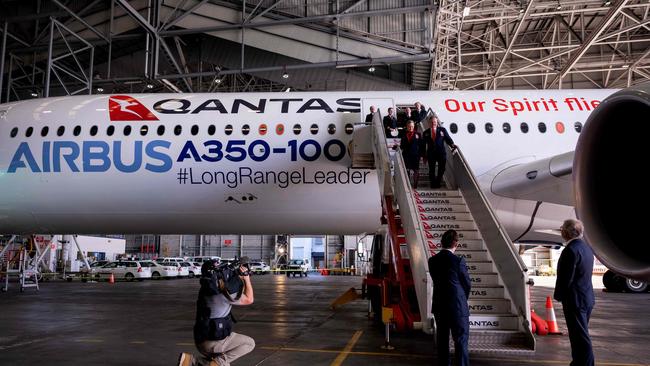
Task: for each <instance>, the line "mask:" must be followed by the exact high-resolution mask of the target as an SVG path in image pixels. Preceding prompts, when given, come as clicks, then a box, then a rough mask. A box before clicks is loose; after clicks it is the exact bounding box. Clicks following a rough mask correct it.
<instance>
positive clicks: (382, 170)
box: [370, 111, 394, 197]
mask: <svg viewBox="0 0 650 366" xmlns="http://www.w3.org/2000/svg"><path fill="white" fill-rule="evenodd" d="M372 129H373V133H371V134H370V135H371V136H372V153H373V155H374V156H375V168H376V169H377V170H378V174H377V177H378V179H379V190H380V193H381V195H382V197H383V196H392V195H393V194H394V192H393V184H392V182H391V169H390V163H391V160H390V156H389V155H388V144H387V143H386V133H385V132H384V123H383V122H382V118H381V113H380V112H379V111H377V112H375V113H374V114H373V116H372Z"/></svg>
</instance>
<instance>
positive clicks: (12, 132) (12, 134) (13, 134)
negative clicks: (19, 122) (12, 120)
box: [9, 127, 18, 138]
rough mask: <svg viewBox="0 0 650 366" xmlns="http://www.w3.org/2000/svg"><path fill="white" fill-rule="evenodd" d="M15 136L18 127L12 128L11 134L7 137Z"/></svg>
mask: <svg viewBox="0 0 650 366" xmlns="http://www.w3.org/2000/svg"><path fill="white" fill-rule="evenodd" d="M16 135H18V127H14V128H12V129H11V133H10V134H9V136H11V138H14V137H16Z"/></svg>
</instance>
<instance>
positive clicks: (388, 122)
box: [384, 115, 397, 138]
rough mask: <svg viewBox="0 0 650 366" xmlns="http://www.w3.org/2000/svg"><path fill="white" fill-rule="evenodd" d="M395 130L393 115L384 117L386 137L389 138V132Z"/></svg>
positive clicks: (395, 120) (395, 122)
mask: <svg viewBox="0 0 650 366" xmlns="http://www.w3.org/2000/svg"><path fill="white" fill-rule="evenodd" d="M396 128H397V117H395V115H393V116H392V117H391V116H384V131H386V137H388V138H391V137H393V136H391V134H390V130H391V129H396Z"/></svg>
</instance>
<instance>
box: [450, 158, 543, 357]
mask: <svg viewBox="0 0 650 366" xmlns="http://www.w3.org/2000/svg"><path fill="white" fill-rule="evenodd" d="M445 148H446V149H447V153H448V154H447V163H448V164H449V165H450V167H451V169H447V170H446V172H445V177H446V178H447V177H451V178H453V181H454V184H455V185H456V186H457V187H458V188H459V189H460V190H461V192H462V194H463V197H464V198H465V203H466V204H467V207H468V208H469V210H470V212H471V213H472V216H473V218H474V221H475V222H476V226H477V228H478V230H479V231H480V232H481V236H482V237H483V240H484V243H485V246H486V247H487V248H488V250H489V251H490V255H491V256H492V259H493V262H494V264H495V266H496V269H497V272H498V273H499V274H500V276H499V277H500V278H501V280H502V281H503V284H504V286H505V290H506V292H507V293H509V294H510V299H511V300H512V303H513V304H514V305H515V308H516V310H517V312H518V315H519V316H522V317H523V319H524V321H523V322H522V323H521V324H519V329H520V331H522V332H524V333H526V335H527V338H528V340H529V342H530V344H531V345H532V347H533V348H534V343H535V340H534V338H533V336H532V333H531V331H530V326H529V325H530V298H529V294H528V289H527V284H526V282H527V281H528V278H527V277H528V274H527V271H528V268H527V266H526V264H525V263H524V261H523V259H522V258H521V256H520V255H519V253H518V252H517V250H516V249H515V247H514V245H513V244H512V241H510V237H509V236H508V234H507V233H506V230H505V229H504V227H503V226H502V225H501V222H500V221H499V220H498V219H497V215H496V214H495V212H494V210H493V209H492V205H491V204H490V203H489V201H488V199H487V197H486V196H485V194H484V193H483V190H482V189H481V187H480V185H479V184H478V181H477V180H476V177H475V175H474V173H473V172H472V170H471V169H470V167H469V164H468V163H467V160H466V159H465V157H464V155H463V153H462V152H461V151H460V148H456V149H453V150H452V149H451V148H450V147H449V146H445ZM477 200H478V201H477ZM498 242H500V244H499V245H500V246H499V247H497V245H495V243H498ZM503 246H505V247H506V248H508V250H507V252H504V251H499V250H498V249H499V248H502V247H503ZM490 249H492V250H490Z"/></svg>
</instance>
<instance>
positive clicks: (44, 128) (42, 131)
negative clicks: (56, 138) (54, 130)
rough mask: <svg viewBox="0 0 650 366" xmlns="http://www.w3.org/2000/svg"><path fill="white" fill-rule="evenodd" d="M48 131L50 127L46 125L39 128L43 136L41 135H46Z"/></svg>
mask: <svg viewBox="0 0 650 366" xmlns="http://www.w3.org/2000/svg"><path fill="white" fill-rule="evenodd" d="M48 132H50V128H49V127H47V126H44V127H43V128H42V129H41V136H43V137H45V136H47V133H48Z"/></svg>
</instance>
